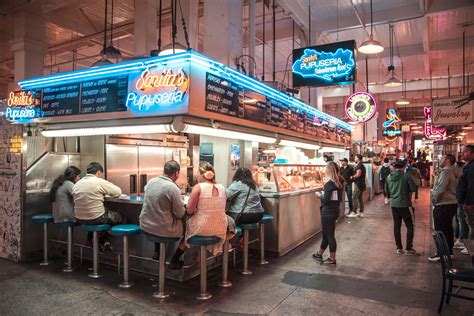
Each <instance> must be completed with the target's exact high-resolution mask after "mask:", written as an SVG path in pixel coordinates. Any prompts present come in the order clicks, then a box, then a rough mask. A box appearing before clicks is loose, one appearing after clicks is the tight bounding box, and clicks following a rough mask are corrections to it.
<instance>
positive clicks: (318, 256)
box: [313, 253, 323, 261]
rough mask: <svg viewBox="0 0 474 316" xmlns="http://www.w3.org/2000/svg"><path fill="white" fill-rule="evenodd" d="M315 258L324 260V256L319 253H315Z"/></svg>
mask: <svg viewBox="0 0 474 316" xmlns="http://www.w3.org/2000/svg"><path fill="white" fill-rule="evenodd" d="M313 258H314V259H315V260H317V261H323V256H322V255H320V254H319V253H315V254H313Z"/></svg>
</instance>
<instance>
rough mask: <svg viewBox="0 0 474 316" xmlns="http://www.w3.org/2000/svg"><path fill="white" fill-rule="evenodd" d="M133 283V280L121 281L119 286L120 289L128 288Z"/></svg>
mask: <svg viewBox="0 0 474 316" xmlns="http://www.w3.org/2000/svg"><path fill="white" fill-rule="evenodd" d="M134 285H135V283H133V282H121V283H120V284H119V287H120V288H122V289H128V288H130V287H132V286H134Z"/></svg>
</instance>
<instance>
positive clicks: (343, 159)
mask: <svg viewBox="0 0 474 316" xmlns="http://www.w3.org/2000/svg"><path fill="white" fill-rule="evenodd" d="M339 161H345V162H349V160H347V158H342V159H339Z"/></svg>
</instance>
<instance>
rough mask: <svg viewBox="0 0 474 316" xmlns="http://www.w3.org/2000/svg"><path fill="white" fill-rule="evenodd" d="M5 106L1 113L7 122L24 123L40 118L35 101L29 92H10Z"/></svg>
mask: <svg viewBox="0 0 474 316" xmlns="http://www.w3.org/2000/svg"><path fill="white" fill-rule="evenodd" d="M7 105H8V106H7V108H6V109H5V112H4V113H3V115H4V116H5V118H6V119H7V120H11V121H18V122H25V121H29V120H31V119H34V118H38V117H41V116H42V112H41V109H40V108H39V107H38V106H37V105H38V104H37V99H36V98H35V96H34V95H33V94H32V93H31V92H29V91H12V92H10V93H9V94H8V100H7Z"/></svg>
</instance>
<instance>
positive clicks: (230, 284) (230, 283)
mask: <svg viewBox="0 0 474 316" xmlns="http://www.w3.org/2000/svg"><path fill="white" fill-rule="evenodd" d="M217 285H218V286H220V287H231V286H232V282H229V281H226V282H219V283H217Z"/></svg>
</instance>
